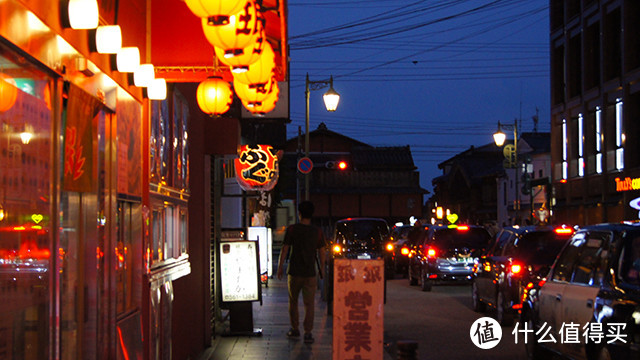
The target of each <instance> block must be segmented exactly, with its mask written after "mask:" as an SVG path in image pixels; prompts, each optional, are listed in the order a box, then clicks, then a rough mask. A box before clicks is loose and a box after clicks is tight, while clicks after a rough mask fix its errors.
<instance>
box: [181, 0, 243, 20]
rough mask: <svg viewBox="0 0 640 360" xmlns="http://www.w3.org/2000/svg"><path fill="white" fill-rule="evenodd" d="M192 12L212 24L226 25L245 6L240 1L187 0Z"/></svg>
mask: <svg viewBox="0 0 640 360" xmlns="http://www.w3.org/2000/svg"><path fill="white" fill-rule="evenodd" d="M185 2H186V3H187V6H188V7H189V10H191V12H192V13H193V14H194V15H195V16H197V17H199V18H209V19H210V21H211V22H212V23H217V24H224V23H226V22H228V21H229V16H231V15H233V14H235V13H236V12H238V10H240V7H241V6H242V5H244V2H243V1H240V0H186V1H185Z"/></svg>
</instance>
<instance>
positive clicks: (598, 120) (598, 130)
mask: <svg viewBox="0 0 640 360" xmlns="http://www.w3.org/2000/svg"><path fill="white" fill-rule="evenodd" d="M602 141H603V139H602V109H600V107H599V106H598V107H596V173H598V174H602Z"/></svg>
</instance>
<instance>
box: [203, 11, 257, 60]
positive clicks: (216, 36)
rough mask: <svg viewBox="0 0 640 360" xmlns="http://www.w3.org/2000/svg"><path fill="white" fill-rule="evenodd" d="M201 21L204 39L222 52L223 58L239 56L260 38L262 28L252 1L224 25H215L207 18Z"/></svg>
mask: <svg viewBox="0 0 640 360" xmlns="http://www.w3.org/2000/svg"><path fill="white" fill-rule="evenodd" d="M201 21H202V30H203V32H204V35H205V37H206V38H207V40H208V41H209V43H210V44H211V45H212V46H215V47H218V48H220V49H223V50H224V57H225V58H230V57H233V56H235V55H240V54H241V52H243V51H244V49H245V48H247V47H250V46H252V45H254V44H255V43H256V41H258V39H259V38H260V37H261V34H260V29H261V28H262V26H260V25H259V24H258V22H259V21H260V20H259V17H258V11H257V7H256V4H255V3H254V2H253V0H250V1H246V2H245V3H244V6H242V7H241V9H240V11H239V12H237V13H235V14H233V15H231V16H230V17H229V22H228V23H226V24H219V25H217V24H214V23H211V22H209V19H207V18H202V20H201Z"/></svg>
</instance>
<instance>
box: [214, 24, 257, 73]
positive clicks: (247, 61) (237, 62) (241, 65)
mask: <svg viewBox="0 0 640 360" xmlns="http://www.w3.org/2000/svg"><path fill="white" fill-rule="evenodd" d="M255 31H256V32H255V36H256V40H255V42H253V43H252V44H249V45H248V46H246V47H244V48H243V49H242V50H241V51H237V50H236V51H234V52H232V53H227V52H226V50H225V49H223V48H220V47H217V46H214V47H213V48H214V50H215V53H216V57H217V58H218V60H220V62H221V63H223V64H225V65H227V66H229V67H230V68H231V71H232V72H243V71H247V70H248V69H249V65H251V64H253V63H254V62H256V61H258V59H260V55H261V54H262V51H263V49H264V46H265V43H266V42H267V38H266V35H265V31H264V27H263V20H262V18H261V15H260V14H258V21H257V27H256V30H255Z"/></svg>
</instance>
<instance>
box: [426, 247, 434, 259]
mask: <svg viewBox="0 0 640 360" xmlns="http://www.w3.org/2000/svg"><path fill="white" fill-rule="evenodd" d="M427 257H428V258H430V259H433V258H435V257H436V249H434V248H432V247H429V248H428V249H427Z"/></svg>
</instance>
